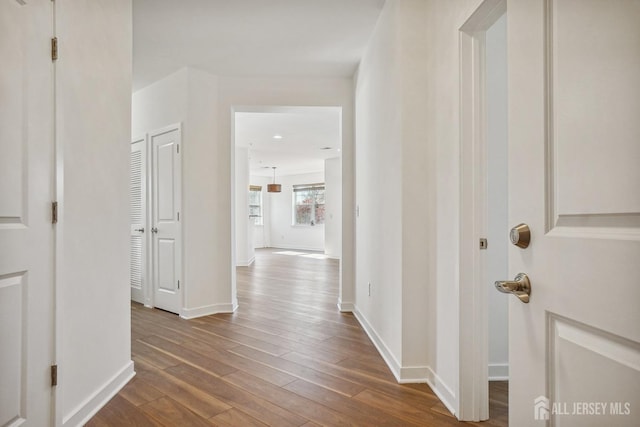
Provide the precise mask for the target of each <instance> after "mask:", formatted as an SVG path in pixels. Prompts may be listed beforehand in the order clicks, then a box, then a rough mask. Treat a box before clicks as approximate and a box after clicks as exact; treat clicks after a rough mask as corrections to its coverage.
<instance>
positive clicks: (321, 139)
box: [235, 107, 342, 177]
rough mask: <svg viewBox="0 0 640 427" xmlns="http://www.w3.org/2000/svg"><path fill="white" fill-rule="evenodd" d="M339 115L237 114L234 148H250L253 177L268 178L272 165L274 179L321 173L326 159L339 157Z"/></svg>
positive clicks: (327, 110)
mask: <svg viewBox="0 0 640 427" xmlns="http://www.w3.org/2000/svg"><path fill="white" fill-rule="evenodd" d="M341 113H342V111H341V109H340V108H338V107H290V108H267V109H264V110H263V111H247V112H236V113H235V140H236V146H238V147H246V148H248V149H249V168H250V171H251V174H252V175H257V176H269V177H271V176H273V170H272V169H271V168H272V167H273V166H275V167H276V168H277V169H276V175H277V176H282V175H295V174H301V173H309V172H321V171H323V170H324V160H325V159H330V158H333V157H340V154H341V152H340V149H341ZM276 135H279V136H281V137H282V138H279V139H278V138H274V136H276Z"/></svg>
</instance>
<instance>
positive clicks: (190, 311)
mask: <svg viewBox="0 0 640 427" xmlns="http://www.w3.org/2000/svg"><path fill="white" fill-rule="evenodd" d="M237 308H238V304H237V303H236V304H211V305H203V306H201V307H195V308H183V309H182V312H181V313H180V317H181V318H183V319H187V320H189V319H195V318H197V317H203V316H210V315H212V314H218V313H233V312H234V311H236V309H237Z"/></svg>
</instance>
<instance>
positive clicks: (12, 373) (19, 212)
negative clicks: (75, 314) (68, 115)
mask: <svg viewBox="0 0 640 427" xmlns="http://www.w3.org/2000/svg"><path fill="white" fill-rule="evenodd" d="M52 8H53V3H52V2H50V1H49V0H33V1H29V2H27V3H26V4H21V2H17V1H2V2H0V58H2V71H1V72H0V425H2V426H13V425H26V426H46V425H50V424H51V422H52V406H51V395H52V388H51V377H50V374H49V372H50V368H49V366H50V365H51V364H52V363H53V362H54V355H53V337H54V318H53V298H54V289H53V286H54V280H53V277H54V231H53V230H54V226H53V225H52V201H53V199H54V192H53V182H54V169H53V167H54V139H53V118H54V111H53V65H52V61H51V53H50V48H49V46H50V45H49V40H50V39H51V37H52V35H53V28H52V22H53V19H52V17H53V9H52Z"/></svg>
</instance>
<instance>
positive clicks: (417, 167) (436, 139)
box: [356, 0, 481, 411]
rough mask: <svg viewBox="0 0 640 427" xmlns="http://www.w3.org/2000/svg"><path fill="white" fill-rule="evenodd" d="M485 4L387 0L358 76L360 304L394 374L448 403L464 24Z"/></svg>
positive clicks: (453, 356)
mask: <svg viewBox="0 0 640 427" xmlns="http://www.w3.org/2000/svg"><path fill="white" fill-rule="evenodd" d="M480 2H481V0H463V1H456V2H443V1H440V0H426V1H420V0H387V2H386V3H385V6H384V10H383V13H382V15H381V17H380V19H379V22H378V24H377V27H376V30H375V33H374V35H373V37H372V39H371V40H370V43H369V46H368V47H367V50H366V53H365V56H364V58H363V60H362V62H361V64H360V68H359V71H358V74H357V77H356V152H357V159H356V195H357V204H358V205H359V207H360V216H359V218H358V219H357V224H356V230H357V232H356V235H357V248H358V250H357V263H356V305H357V311H356V313H357V314H358V317H359V318H360V319H362V322H363V323H364V325H365V327H366V328H367V329H368V331H369V332H370V334H372V335H373V337H374V342H376V344H377V345H378V347H379V348H380V349H381V350H382V353H383V356H385V358H386V360H387V362H388V363H389V365H390V366H391V368H392V370H393V371H394V373H395V374H396V376H397V377H399V378H400V379H406V380H409V381H420V380H423V379H426V380H427V381H428V382H429V383H430V385H431V386H432V388H433V389H434V391H435V392H436V393H437V394H438V395H439V396H440V397H441V399H442V400H443V402H444V403H445V405H447V406H448V407H449V408H450V409H451V410H452V411H456V410H457V408H458V404H459V401H458V398H459V396H458V380H459V359H458V349H459V346H458V340H459V320H458V319H459V310H458V305H459V297H460V295H459V283H458V269H459V260H458V257H459V256H458V253H459V244H458V241H459V221H460V216H459V199H460V193H459V185H460V180H459V174H460V168H459V155H460V150H459V144H460V133H459V132H460V130H459V123H460V117H459V84H460V77H459V66H460V64H459V49H458V43H459V34H458V29H459V28H460V27H461V26H462V24H463V23H464V22H465V21H466V20H467V18H468V17H469V16H470V15H471V13H472V12H473V11H474V10H475V9H476V8H477V6H478V5H479V4H480ZM369 282H371V285H372V286H371V296H369V294H368V288H369V287H368V283H369Z"/></svg>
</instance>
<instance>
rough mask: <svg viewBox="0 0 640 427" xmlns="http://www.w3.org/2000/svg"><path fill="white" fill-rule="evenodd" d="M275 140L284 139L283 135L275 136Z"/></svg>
mask: <svg viewBox="0 0 640 427" xmlns="http://www.w3.org/2000/svg"><path fill="white" fill-rule="evenodd" d="M273 139H282V135H273Z"/></svg>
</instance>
